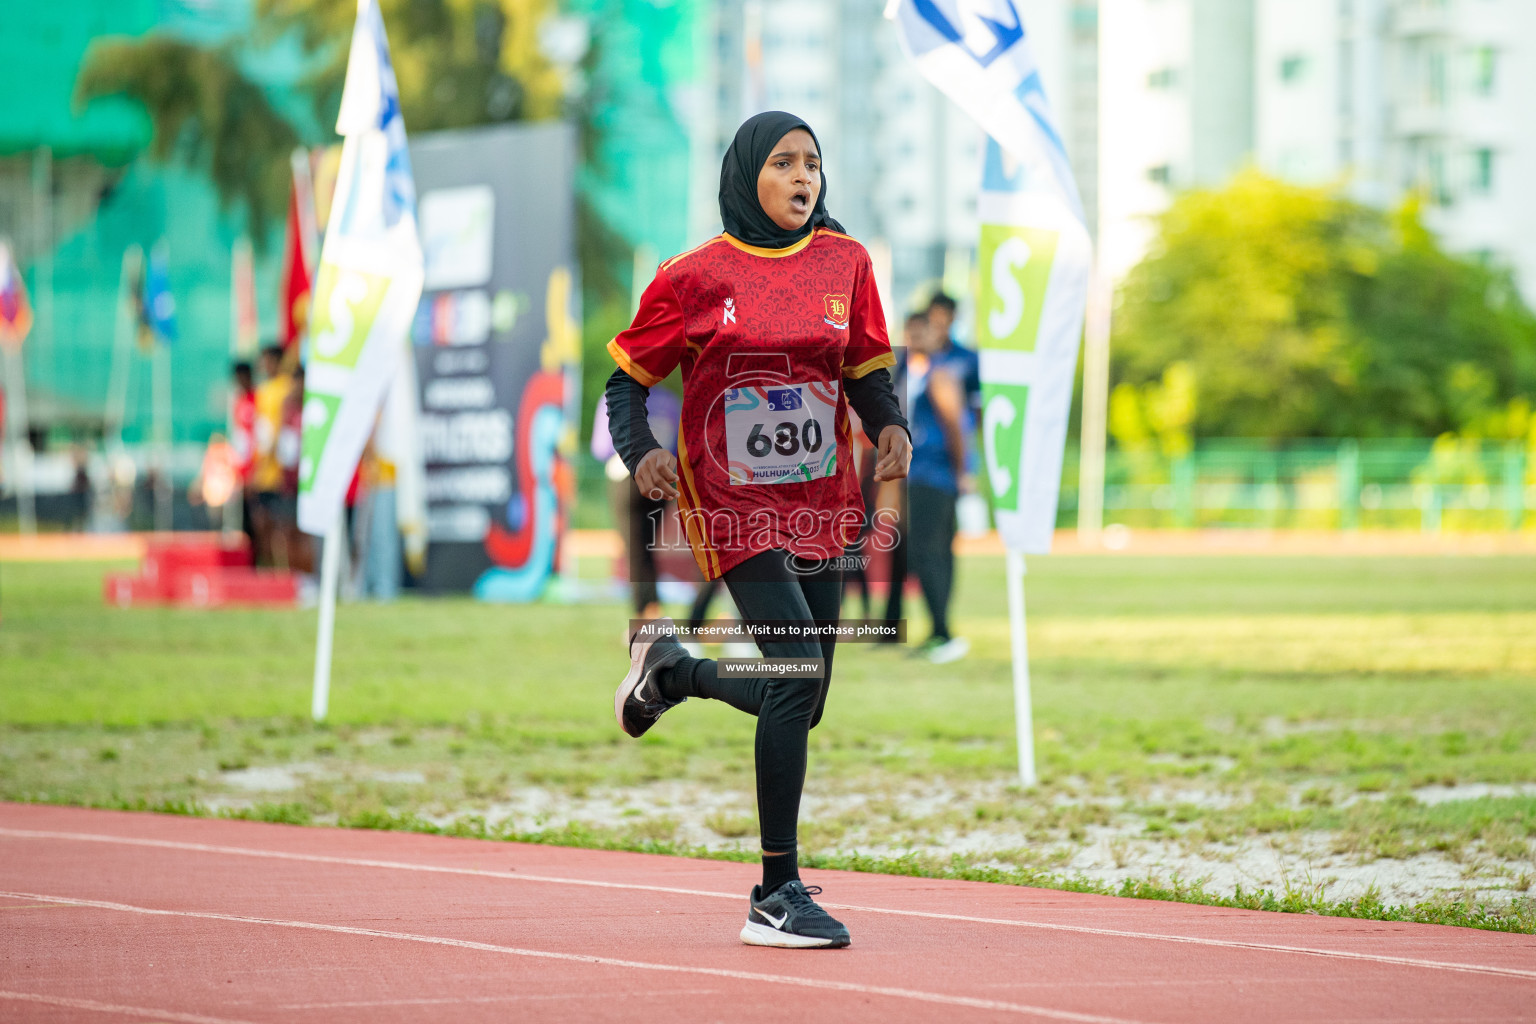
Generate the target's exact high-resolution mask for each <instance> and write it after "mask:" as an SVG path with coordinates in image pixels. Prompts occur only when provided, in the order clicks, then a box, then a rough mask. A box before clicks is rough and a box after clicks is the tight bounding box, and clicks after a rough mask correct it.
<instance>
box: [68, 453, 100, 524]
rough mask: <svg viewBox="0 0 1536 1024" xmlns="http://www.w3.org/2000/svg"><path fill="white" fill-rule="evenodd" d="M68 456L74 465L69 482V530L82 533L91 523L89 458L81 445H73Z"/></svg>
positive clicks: (91, 489)
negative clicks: (73, 471)
mask: <svg viewBox="0 0 1536 1024" xmlns="http://www.w3.org/2000/svg"><path fill="white" fill-rule="evenodd" d="M69 454H70V459H71V460H72V461H73V462H74V465H75V473H74V476H73V477H72V478H71V479H70V482H69V528H70V529H71V530H76V531H84V530H85V529H87V528H88V527H89V526H90V523H91V495H92V491H93V490H94V488H92V487H91V474H90V469H89V465H90V457H89V456H88V455H87V454H86V451H85V445H83V444H77V445H74V446H73V447H72V448H70V452H69Z"/></svg>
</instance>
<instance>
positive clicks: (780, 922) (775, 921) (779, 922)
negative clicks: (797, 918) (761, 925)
mask: <svg viewBox="0 0 1536 1024" xmlns="http://www.w3.org/2000/svg"><path fill="white" fill-rule="evenodd" d="M757 912H758V913H759V914H761V915H763V917H764V919H766V920H767V922H768V923H769V924H771V925H773V926H774V927H775V928H777V929H778V930H779V931H783V930H784V922H785V921H788V920H789V914H787V913H786V914H784V915H783V916H782V917H778V918H775V917H774V916H773V915H772V914H770V913H768V911H766V910H764V909H763V908H762V907H758V908H757Z"/></svg>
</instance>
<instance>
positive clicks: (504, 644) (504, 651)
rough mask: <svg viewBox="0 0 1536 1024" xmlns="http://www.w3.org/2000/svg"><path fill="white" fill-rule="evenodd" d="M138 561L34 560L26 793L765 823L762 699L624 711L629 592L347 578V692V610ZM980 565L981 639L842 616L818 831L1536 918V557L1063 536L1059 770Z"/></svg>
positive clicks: (1154, 885)
mask: <svg viewBox="0 0 1536 1024" xmlns="http://www.w3.org/2000/svg"><path fill="white" fill-rule="evenodd" d="M108 568H111V566H108V565H104V564H81V563H54V564H42V563H13V564H5V565H0V598H3V606H0V614H3V619H0V798H4V799H10V800H28V801H53V802H64V803H74V804H88V805H98V806H127V807H148V808H159V809H170V810H182V811H191V812H196V813H227V814H238V815H245V816H253V817H260V818H267V819H271V820H283V821H294V822H314V823H324V824H331V823H339V824H346V825H362V826H373V827H410V828H427V829H434V828H436V829H443V830H448V831H456V832H460V833H465V834H484V835H493V836H504V837H512V838H524V839H536V840H541V841H555V842H568V843H580V844H586V845H610V846H620V847H630V848H646V849H661V850H678V851H685V850H686V851H690V852H692V851H698V850H701V849H707V850H709V851H711V852H713V853H714V854H715V855H722V856H750V855H751V851H752V850H753V848H754V846H755V843H754V839H755V828H756V824H755V816H754V811H753V806H752V798H751V794H752V721H751V720H750V719H748V718H746V717H745V716H742V715H740V714H739V713H737V712H734V711H732V710H731V709H729V708H726V707H724V706H721V705H716V704H713V703H712V702H704V701H697V702H690V704H688V705H687V706H686V707H684V708H681V709H679V710H677V711H676V712H673V713H672V714H671V715H669V716H668V718H667V719H666V721H665V722H663V723H662V724H661V725H660V726H658V727H657V728H656V729H655V730H654V731H653V732H652V733H651V734H649V735H647V736H646V738H645V739H644V740H643V741H640V742H635V741H630V740H628V739H626V738H625V737H623V736H621V735H620V734H619V733H618V731H617V729H616V727H615V726H614V724H613V721H612V712H611V708H612V703H611V695H612V689H613V686H614V684H615V683H616V681H617V679H618V677H619V676H620V675H621V674H622V671H623V666H624V663H625V658H624V654H623V650H622V647H621V645H620V643H619V640H618V636H619V633H620V630H621V628H622V625H621V624H622V622H623V619H624V616H625V614H626V613H625V610H624V609H623V608H621V607H619V606H617V605H586V606H555V605H538V606H528V607H496V606H486V605H480V604H476V603H474V602H471V601H467V600H458V599H453V600H447V599H445V600H405V601H401V602H399V603H397V604H395V605H392V606H370V605H349V606H343V607H342V608H341V609H340V611H339V614H338V625H337V635H336V670H335V677H334V682H333V691H332V703H331V707H332V721H331V723H330V724H329V725H328V726H327V727H324V728H315V727H313V726H311V725H310V724H309V723H308V721H307V718H306V713H307V709H308V705H309V679H310V672H311V667H312V659H313V644H314V622H315V615H314V613H313V611H282V612H278V611H262V612H255V611H238V612H234V611H222V612H194V611H176V610H150V609H145V610H131V611H122V610H116V609H109V608H106V607H105V606H103V604H102V602H101V598H100V581H101V575H102V573H103V572H104V571H106V570H107V569H108ZM960 571H961V586H960V590H959V594H958V598H957V604H958V607H957V609H956V614H955V620H956V622H957V624H958V626H959V629H960V631H961V632H963V633H965V634H966V635H967V636H969V637H970V638H971V640H972V641H973V644H974V648H973V653H972V656H971V657H970V658H968V659H966V660H965V661H963V662H960V663H957V664H955V665H951V666H946V667H943V668H935V667H933V666H929V665H927V664H926V663H921V662H916V661H913V660H911V659H908V658H906V657H904V656H903V655H902V654H901V653H900V652H897V651H894V650H890V649H880V648H875V647H869V646H863V645H846V646H844V647H842V648H840V649H839V652H838V657H837V667H836V673H835V678H834V685H833V689H832V694H831V698H830V701H829V707H828V711H827V715H826V719H825V721H824V723H823V725H822V726H821V727H820V728H819V729H817V731H816V732H815V733H814V734H813V736H812V760H811V778H810V780H809V782H808V786H807V799H806V804H805V807H804V808H803V814H802V817H803V821H804V824H803V827H802V845H803V847H804V849H805V851H806V859H807V860H809V861H815V862H819V863H823V864H839V865H844V866H856V867H869V868H874V869H880V870H895V871H911V872H922V873H937V874H957V875H964V876H967V877H988V878H997V879H999V880H1008V881H1024V882H1030V883H1033V884H1053V885H1063V886H1070V887H1073V888H1086V889H1096V890H1099V891H1113V892H1125V893H1127V894H1132V895H1151V896H1164V897H1172V898H1181V899H1190V900H1197V901H1217V902H1229V903H1235V904H1238V905H1244V906H1261V907H1276V908H1280V909H1294V910H1314V911H1321V912H1331V913H1349V914H1361V915H1368V916H1385V917H1409V918H1415V919H1421V920H1441V921H1448V922H1451V923H1463V924H1478V925H1481V926H1484V927H1500V928H1507V929H1515V930H1522V931H1530V930H1536V893H1533V889H1532V886H1533V882H1536V558H1528V557H1499V558H1453V557H1426V558H1391V559H1389V558H1362V559H1352V558H1331V559H1330V558H1283V559H1282V558H1242V557H1205V558H1182V559H1165V558H1154V557H1054V558H1044V559H1036V560H1033V561H1032V563H1031V567H1030V573H1029V576H1028V581H1027V583H1028V593H1029V606H1030V645H1031V654H1032V665H1033V673H1034V687H1035V720H1036V734H1037V744H1038V752H1039V762H1040V774H1041V776H1042V780H1043V782H1042V785H1041V786H1040V787H1039V788H1038V789H1036V790H1032V791H1028V792H1025V791H1021V790H1020V789H1018V788H1017V786H1015V785H1014V784H1013V780H1014V778H1015V776H1014V768H1015V761H1014V758H1015V753H1014V743H1013V710H1012V690H1011V681H1010V680H1011V676H1010V669H1009V662H1008V634H1007V612H1006V605H1005V601H1004V597H1003V581H1002V570H1001V565H1000V564H999V563H998V562H996V561H992V560H983V559H979V558H973V559H967V560H965V561H964V562H963V564H962V566H961V570H960ZM916 604H917V605H918V606H920V604H921V602H916ZM912 632H913V635H914V636H918V637H920V636H922V635H924V628H923V624H922V623H921V622H914V623H913V624H912Z"/></svg>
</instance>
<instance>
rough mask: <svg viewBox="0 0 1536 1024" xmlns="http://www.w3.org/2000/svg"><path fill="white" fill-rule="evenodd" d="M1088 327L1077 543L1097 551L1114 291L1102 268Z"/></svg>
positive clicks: (1095, 278) (1090, 302)
mask: <svg viewBox="0 0 1536 1024" xmlns="http://www.w3.org/2000/svg"><path fill="white" fill-rule="evenodd" d="M1088 294H1089V300H1088V324H1087V328H1088V329H1087V330H1086V331H1084V332H1083V429H1082V433H1081V435H1080V436H1081V438H1082V451H1081V453H1080V454H1079V461H1078V474H1077V476H1078V481H1077V539H1078V542H1079V543H1080V544H1082V546H1083V547H1085V548H1096V547H1098V545H1099V538H1100V534H1101V532H1102V531H1103V529H1104V460H1105V448H1106V446H1107V443H1108V438H1107V434H1108V430H1107V427H1108V424H1109V333H1110V331H1109V329H1110V316H1111V301H1110V296H1111V290H1110V285H1109V281H1108V280H1107V279H1106V278H1105V276H1104V269H1103V265H1102V264H1100V265H1099V266H1097V267H1095V268H1094V275H1093V283H1092V285H1091V286H1090V288H1089V293H1088Z"/></svg>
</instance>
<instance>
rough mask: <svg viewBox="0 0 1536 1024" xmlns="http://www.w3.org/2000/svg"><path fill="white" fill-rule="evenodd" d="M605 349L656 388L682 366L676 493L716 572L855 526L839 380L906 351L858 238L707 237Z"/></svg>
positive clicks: (844, 538) (828, 543) (817, 552)
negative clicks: (889, 325)
mask: <svg viewBox="0 0 1536 1024" xmlns="http://www.w3.org/2000/svg"><path fill="white" fill-rule="evenodd" d="M608 352H609V354H611V355H612V356H613V358H614V360H615V361H616V362H617V363H618V364H619V366H621V367H623V369H624V371H625V372H626V373H628V374H629V375H630V376H631V377H633V378H635V380H637V381H639V382H640V383H641V384H644V385H646V386H647V387H650V386H653V385H655V384H658V383H660V382H661V380H662V379H663V378H665V377H666V376H667V375H668V374H670V373H671V372H672V371H673V370H674V369H675V368H677V367H679V366H681V367H682V377H683V407H682V414H681V421H680V423H679V430H678V451H677V455H678V463H679V476H680V477H681V478H682V479H681V481H680V482H679V487H678V489H679V491H680V492H681V495H682V496H681V498H680V499H679V502H678V504H679V512H680V513H681V514H682V518H683V523H684V526H685V528H686V530H687V533H688V541H689V544H690V545H691V546H692V548H693V555H694V558H695V559H696V560H697V561H698V563H699V568H700V569H701V570H702V571H703V573H704V576H705V578H707V579H716V578H718V577H719V576H720V575H721V574H722V573H724V572H725V571H726V570H728V569H731V568H733V567H734V566H736V565H738V564H740V563H741V562H743V561H745V560H746V559H748V558H750V557H751V556H753V555H755V554H758V553H760V552H763V551H767V550H769V549H771V548H784V549H787V550H789V551H791V552H794V553H795V554H798V555H802V556H804V557H807V558H817V559H820V558H831V557H834V556H836V555H839V554H841V553H842V551H843V548H844V547H845V546H847V544H848V543H849V542H850V541H852V540H853V539H854V538H855V537H856V536H857V535H858V530H859V525H860V523H861V522H862V521H863V514H864V503H863V500H862V498H861V497H860V495H859V486H858V476H857V471H856V469H857V468H856V467H855V466H854V464H853V446H852V437H851V434H850V430H849V425H848V405H847V399H846V396H845V395H844V393H843V388H842V381H843V379H844V378H856V377H862V376H864V375H865V374H867V373H869V372H871V371H873V370H877V369H881V368H883V367H891V366H894V365H895V363H896V360H895V357H894V356H893V355H892V353H891V343H890V339H889V337H888V336H887V334H886V326H885V316H884V314H883V312H882V311H881V306H880V299H879V296H878V294H877V292H876V290H875V282H874V276H873V272H872V270H871V267H870V262H869V254H868V253H867V252H865V251H864V247H863V246H862V245H860V244H859V243H858V242H856V241H854V240H853V239H852V238H849V237H848V236H847V235H842V234H838V233H837V232H835V231H829V230H827V229H825V228H818V229H817V230H816V231H814V232H812V233H811V234H810V235H809V236H807V237H806V238H805V239H803V240H801V241H800V242H798V243H797V244H795V245H793V246H790V247H789V248H786V249H759V248H757V247H755V246H751V245H747V244H746V243H745V242H742V241H740V240H738V239H736V238H733V237H731V236H730V235H719V236H717V237H715V238H712V239H710V240H709V241H708V242H705V243H704V244H703V245H701V246H699V247H698V248H697V249H694V250H692V251H690V252H686V253H684V254H683V255H681V256H678V257H675V258H674V259H671V260H668V261H667V262H666V263H663V264H662V265H661V268H660V269H659V270H658V271H657V272H656V278H655V280H653V281H652V282H651V284H650V286H649V287H648V288H646V290H645V295H644V296H643V297H642V299H641V301H640V309H639V312H637V313H636V314H635V319H634V322H633V323H632V324H631V325H630V327H629V329H628V330H626V331H624V332H623V333H622V334H620V335H619V336H618V337H616V338H614V339H613V341H611V342H610V343H609V344H608Z"/></svg>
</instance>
